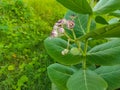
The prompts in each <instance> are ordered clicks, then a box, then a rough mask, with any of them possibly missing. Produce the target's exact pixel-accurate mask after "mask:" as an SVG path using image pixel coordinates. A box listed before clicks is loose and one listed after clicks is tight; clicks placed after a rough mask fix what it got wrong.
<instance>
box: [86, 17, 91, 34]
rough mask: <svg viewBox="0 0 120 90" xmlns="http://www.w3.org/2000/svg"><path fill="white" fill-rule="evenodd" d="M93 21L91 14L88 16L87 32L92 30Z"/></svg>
mask: <svg viewBox="0 0 120 90" xmlns="http://www.w3.org/2000/svg"><path fill="white" fill-rule="evenodd" d="M91 21H92V15H90V16H89V18H88V23H87V33H89V32H90V25H91Z"/></svg>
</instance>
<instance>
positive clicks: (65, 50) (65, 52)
mask: <svg viewBox="0 0 120 90" xmlns="http://www.w3.org/2000/svg"><path fill="white" fill-rule="evenodd" d="M68 52H69V50H68V49H64V50H63V51H62V52H61V54H62V55H66V54H67V53H68Z"/></svg>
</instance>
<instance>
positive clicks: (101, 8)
mask: <svg viewBox="0 0 120 90" xmlns="http://www.w3.org/2000/svg"><path fill="white" fill-rule="evenodd" d="M57 1H58V2H59V3H61V4H62V5H63V6H65V7H66V8H68V9H69V10H68V12H67V13H66V15H65V17H64V19H61V20H59V21H58V22H57V23H55V25H54V27H53V31H52V33H51V35H50V37H48V38H47V39H46V40H45V41H44V44H45V48H46V50H47V52H48V54H49V55H50V56H51V57H52V58H53V59H54V60H55V61H56V62H57V63H55V64H52V65H50V66H49V67H48V76H49V78H50V80H51V81H52V83H53V85H52V90H115V89H118V88H120V39H119V38H120V22H119V21H120V20H119V18H120V10H119V9H120V0H99V1H98V0H97V1H96V0H57ZM59 63H60V64H59Z"/></svg>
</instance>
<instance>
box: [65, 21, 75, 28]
mask: <svg viewBox="0 0 120 90" xmlns="http://www.w3.org/2000/svg"><path fill="white" fill-rule="evenodd" d="M74 26H75V23H74V21H71V20H68V21H67V28H68V29H72V28H74Z"/></svg>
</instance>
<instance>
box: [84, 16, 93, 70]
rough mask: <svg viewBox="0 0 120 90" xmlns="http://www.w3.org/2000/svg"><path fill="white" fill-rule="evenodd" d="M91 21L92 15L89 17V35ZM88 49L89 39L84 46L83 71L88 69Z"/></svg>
mask: <svg viewBox="0 0 120 90" xmlns="http://www.w3.org/2000/svg"><path fill="white" fill-rule="evenodd" d="M91 21H92V15H89V18H88V23H87V31H86V32H87V33H89V32H90V25H91ZM87 48H88V39H86V40H85V46H84V54H83V57H84V59H83V69H84V70H85V69H86V55H87Z"/></svg>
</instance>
